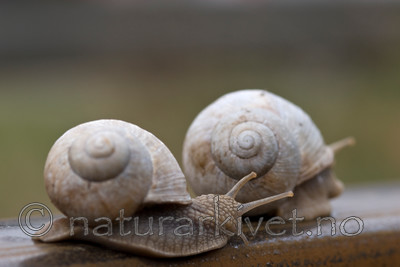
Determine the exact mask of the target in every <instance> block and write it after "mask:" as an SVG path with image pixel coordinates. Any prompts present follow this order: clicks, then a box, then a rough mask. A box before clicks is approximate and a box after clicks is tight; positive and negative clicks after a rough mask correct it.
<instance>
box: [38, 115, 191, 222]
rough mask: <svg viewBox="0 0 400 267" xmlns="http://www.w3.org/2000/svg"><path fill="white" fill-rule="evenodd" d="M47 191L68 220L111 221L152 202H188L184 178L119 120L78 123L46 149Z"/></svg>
mask: <svg viewBox="0 0 400 267" xmlns="http://www.w3.org/2000/svg"><path fill="white" fill-rule="evenodd" d="M44 178H45V184H46V190H47V193H48V195H49V197H50V199H51V200H52V202H53V203H54V205H55V206H56V207H57V208H58V209H59V210H60V211H61V212H63V213H64V214H65V215H67V216H68V217H79V216H84V217H86V218H87V219H88V220H89V221H90V220H93V219H95V218H100V217H107V218H115V217H118V216H119V212H120V210H121V209H124V212H125V214H128V215H129V214H134V213H135V212H136V211H137V210H138V209H139V208H141V207H142V206H144V205H148V204H154V203H178V204H184V205H187V204H190V203H191V198H190V195H189V194H188V192H187V191H186V180H185V177H184V175H183V173H182V171H181V169H180V167H179V165H178V163H177V161H176V160H175V158H174V157H173V155H172V154H171V152H170V151H169V150H168V148H167V147H166V146H165V145H164V144H163V143H162V142H161V141H160V140H159V139H157V138H156V137H155V136H154V135H153V134H151V133H149V132H147V131H145V130H143V129H141V128H139V127H138V126H135V125H133V124H130V123H127V122H123V121H119V120H97V121H91V122H87V123H83V124H81V125H78V126H76V127H74V128H72V129H70V130H68V131H67V132H66V133H65V134H64V135H62V136H61V137H60V138H59V139H58V140H57V141H56V142H55V144H54V145H53V147H52V148H51V150H50V152H49V155H48V157H47V161H46V164H45V171H44Z"/></svg>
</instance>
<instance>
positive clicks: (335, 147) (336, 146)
mask: <svg viewBox="0 0 400 267" xmlns="http://www.w3.org/2000/svg"><path fill="white" fill-rule="evenodd" d="M355 144H356V140H355V139H354V137H347V138H344V139H342V140H339V141H337V142H335V143H333V144H330V145H329V147H330V149H332V151H333V153H334V154H336V153H338V152H339V151H340V150H342V149H343V148H345V147H348V146H354V145H355Z"/></svg>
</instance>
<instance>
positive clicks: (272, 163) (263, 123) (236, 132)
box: [183, 90, 352, 218]
mask: <svg viewBox="0 0 400 267" xmlns="http://www.w3.org/2000/svg"><path fill="white" fill-rule="evenodd" d="M350 143H352V139H346V140H344V141H341V142H339V143H336V144H335V145H332V146H327V145H325V143H324V140H323V137H322V135H321V133H320V131H319V130H318V128H317V127H316V126H315V124H314V123H313V122H312V120H311V118H310V117H309V116H308V115H307V114H306V113H305V112H304V111H303V110H302V109H301V108H300V107H298V106H296V105H294V104H293V103H291V102H289V101H287V100H285V99H283V98H281V97H279V96H277V95H275V94H272V93H270V92H267V91H264V90H241V91H236V92H232V93H228V94H226V95H224V96H222V97H220V98H219V99H217V100H216V101H215V102H213V103H212V104H210V105H209V106H207V107H206V108H205V109H204V110H203V111H201V112H200V113H199V115H198V116H197V117H196V118H195V120H194V121H193V122H192V124H191V126H190V127H189V129H188V132H187V134H186V137H185V141H184V146H183V170H184V173H185V176H186V178H187V179H188V182H189V184H190V186H191V188H192V189H193V190H194V192H195V193H196V194H204V193H205V192H207V193H214V194H221V193H222V192H224V191H226V190H227V189H229V188H230V187H232V186H233V185H234V184H235V183H236V181H237V180H238V179H240V177H241V176H243V174H244V173H248V172H249V171H255V172H256V173H257V174H258V175H259V177H260V178H259V179H256V180H254V181H252V182H250V183H248V184H247V185H246V186H244V188H243V190H241V192H240V193H239V195H238V197H237V199H238V201H240V202H242V203H246V202H249V201H254V200H256V199H261V198H265V197H268V196H271V195H275V194H279V193H282V192H285V191H288V190H294V193H295V197H294V198H291V199H285V200H282V201H279V202H275V203H274V204H275V205H268V206H263V207H260V208H258V209H256V210H253V211H252V212H251V213H249V214H250V215H261V214H265V213H277V214H278V215H287V214H289V213H291V210H292V209H294V208H298V209H300V210H302V211H303V214H302V215H304V216H305V217H306V218H313V217H317V216H320V215H325V214H329V212H330V206H329V202H327V201H328V198H330V197H334V196H336V195H338V194H340V192H341V191H342V190H343V185H342V183H341V182H340V181H339V180H338V179H336V177H335V176H334V174H333V172H332V170H331V167H332V165H333V163H334V154H335V152H336V151H338V150H339V149H341V148H342V147H344V146H346V145H349V144H350ZM326 170H328V171H326ZM316 177H319V178H318V179H317V180H318V181H319V182H318V183H317V182H316V180H314V178H316ZM311 180H313V182H312V183H311V182H309V181H311ZM310 184H313V185H312V186H311V185H310ZM319 184H324V185H325V186H326V187H327V189H324V190H309V189H307V188H305V189H304V187H307V186H308V187H313V188H316V186H318V185H319ZM324 185H319V187H320V188H323V187H324ZM297 189H299V193H297V192H296V190H297ZM314 191H315V192H314ZM305 192H307V193H305ZM306 199H313V200H314V201H311V202H312V204H313V206H315V208H309V207H306V206H305V204H306V203H307V205H308V204H310V201H305V200H306ZM318 205H319V206H320V207H318Z"/></svg>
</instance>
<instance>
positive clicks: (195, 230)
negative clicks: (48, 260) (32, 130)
mask: <svg viewBox="0 0 400 267" xmlns="http://www.w3.org/2000/svg"><path fill="white" fill-rule="evenodd" d="M255 176H256V175H255V173H251V174H249V175H247V176H246V177H244V178H243V179H241V180H240V181H238V182H237V183H236V184H235V185H234V186H232V188H230V190H227V192H228V191H229V192H228V193H226V192H224V194H221V195H218V196H217V195H214V194H207V195H201V196H198V197H196V198H193V199H192V198H191V197H190V195H189V194H188V193H187V191H186V182H185V177H184V175H183V173H182V171H181V170H180V168H179V165H178V163H177V162H176V160H175V158H174V157H173V156H172V154H171V152H170V151H169V150H168V148H167V147H166V146H165V145H164V144H163V143H162V142H161V141H160V140H158V139H157V138H156V137H155V136H154V135H152V134H151V133H149V132H147V131H145V130H143V129H141V128H139V127H138V126H135V125H133V124H130V123H127V122H123V121H118V120H98V121H92V122H88V123H84V124H81V125H78V126H76V127H74V128H72V129H71V130H69V131H67V132H66V133H65V134H64V135H62V136H61V137H60V138H59V139H58V140H57V141H56V143H55V144H54V145H53V147H52V148H51V150H50V152H49V155H48V158H47V161H46V164H45V172H44V177H45V183H46V190H47V192H48V194H49V196H50V199H51V200H52V202H53V203H54V204H55V205H56V206H57V207H58V208H59V209H60V211H62V212H63V213H64V214H65V215H66V216H67V218H61V219H58V220H56V221H55V222H54V225H53V227H52V228H51V229H50V231H49V232H48V233H46V234H44V235H43V236H40V237H39V238H38V239H39V240H41V241H44V242H55V241H62V240H67V239H77V240H87V241H90V242H95V243H100V244H102V245H105V246H109V247H111V248H113V249H117V250H123V251H128V252H132V253H135V254H142V255H148V256H155V257H180V256H188V255H194V254H198V253H202V252H205V251H209V250H212V249H217V248H220V247H223V246H224V245H226V243H227V241H228V239H229V237H230V235H229V234H226V233H225V232H221V233H220V234H218V235H216V232H215V225H216V224H221V225H222V224H225V228H226V229H227V230H229V231H230V232H232V233H238V235H239V236H240V237H241V238H242V239H243V240H244V241H245V242H246V241H247V240H246V238H245V236H244V235H243V234H242V233H241V231H238V230H239V227H240V224H241V216H242V214H244V213H245V212H247V211H249V210H251V209H253V208H256V207H259V206H260V205H264V204H266V203H269V202H272V201H275V200H278V199H281V198H284V197H290V196H292V195H293V193H292V192H286V193H282V194H279V195H276V196H272V197H268V198H264V199H260V200H256V201H254V202H250V203H245V204H241V203H239V202H236V201H235V196H236V194H237V193H238V192H239V190H240V189H241V188H242V186H244V185H245V184H246V183H247V182H248V181H249V180H251V179H253V178H255ZM225 193H226V194H225ZM216 197H217V198H216ZM216 199H217V201H216ZM216 204H217V206H216ZM216 209H217V210H218V215H215V210H216ZM121 211H122V212H123V214H124V216H123V217H124V219H122V217H121V216H122V215H121ZM80 217H83V218H86V219H87V222H88V223H87V225H85V224H79V225H74V226H73V225H72V222H74V221H75V219H76V218H80ZM127 217H128V218H130V219H129V220H128V219H127ZM132 217H135V218H134V219H132ZM167 218H171V220H167V222H165V223H164V221H165V220H166V219H167ZM207 218H208V219H207ZM118 219H120V220H118ZM125 219H126V221H124V220H125ZM227 219H229V220H227ZM182 220H184V223H185V222H186V223H187V222H188V221H191V222H192V224H191V227H192V231H190V229H189V232H185V233H184V234H182V233H181V232H179V231H177V229H181V230H182V229H183V228H182V223H181V221H182ZM104 221H106V222H110V225H109V227H110V228H111V229H107V232H106V233H100V232H97V230H96V229H98V225H97V226H96V223H100V222H103V223H104ZM161 221H162V222H161ZM111 222H112V224H111ZM121 222H122V224H121ZM150 222H155V223H154V224H151V227H152V230H151V232H148V234H140V233H139V232H136V230H140V231H143V229H144V228H146V229H147V228H150ZM160 222H161V223H160ZM224 222H225V223H224ZM72 226H73V228H72ZM184 227H185V225H184ZM188 227H190V225H189V226H188ZM87 228H90V229H91V230H88V229H87ZM123 228H125V229H126V231H123ZM133 229H136V230H133ZM185 229H186V228H185ZM109 230H111V232H108V231H109ZM240 230H241V229H240ZM144 231H146V230H144ZM38 234H40V232H39V233H38Z"/></svg>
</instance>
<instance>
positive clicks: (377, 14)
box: [0, 1, 400, 218]
mask: <svg viewBox="0 0 400 267" xmlns="http://www.w3.org/2000/svg"><path fill="white" fill-rule="evenodd" d="M0 37H1V40H0V123H1V130H0V218H4V217H16V216H17V215H18V213H19V211H20V209H21V208H22V207H23V206H24V205H26V204H28V203H30V202H42V203H44V204H47V205H50V207H52V209H53V210H54V211H55V210H56V209H55V208H54V207H53V206H51V204H50V201H49V199H48V197H47V194H46V192H45V189H44V183H43V175H42V172H43V166H44V163H45V160H46V156H47V153H48V151H49V149H50V148H51V146H52V145H53V143H54V142H55V140H56V139H57V138H58V137H59V136H60V135H61V134H63V133H64V132H65V131H66V130H68V129H70V128H72V127H74V126H75V125H77V124H80V123H83V122H86V121H90V120H95V119H101V118H114V119H121V120H125V121H128V122H132V123H134V124H137V125H138V126H140V127H142V128H144V129H146V130H148V131H150V132H152V133H154V134H155V135H156V136H157V137H158V138H159V139H161V140H162V141H163V142H164V143H165V144H166V145H167V146H168V147H169V148H170V150H171V151H172V153H173V154H174V155H175V156H176V158H177V159H178V161H179V162H180V161H181V149H182V143H183V139H184V136H185V133H186V130H187V128H188V127H189V125H190V123H191V121H192V120H193V119H194V117H195V116H196V115H197V114H198V113H199V112H200V111H201V110H202V109H203V108H204V107H205V106H206V105H208V104H210V103H211V102H212V101H213V100H215V99H216V98H218V97H219V96H221V95H223V94H225V93H228V92H231V91H234V90H238V89H244V88H262V89H266V90H270V91H271V92H274V93H276V94H278V95H280V96H282V97H284V98H286V99H288V100H290V101H292V102H293V103H295V104H297V105H299V106H300V107H302V108H303V109H304V110H305V111H306V112H307V113H308V114H309V115H310V116H311V117H312V119H313V120H314V122H315V124H316V125H317V126H318V127H319V129H320V130H321V132H322V134H323V136H324V138H325V141H326V142H327V143H330V142H334V141H336V140H339V139H341V138H343V137H346V136H354V137H355V138H356V140H357V145H356V146H355V147H352V148H348V149H346V150H344V151H343V152H341V153H340V154H339V155H338V157H337V164H336V167H335V169H336V172H337V175H338V177H339V178H341V179H342V180H343V181H344V182H345V184H353V183H369V182H379V183H380V182H385V181H391V180H399V178H400V167H399V166H400V157H399V156H400V153H399V151H400V142H399V137H400V5H399V4H398V3H397V2H393V1H383V2H378V1H376V2H375V1H368V2H363V1H349V2H341V1H339V2H335V3H328V2H325V1H324V2H317V1H269V2H268V3H262V2H258V1H251V2H245V1H232V2H229V1H205V2H204V1H194V2H190V3H180V2H175V1H173V2H168V3H166V2H133V3H127V2H125V1H117V2H113V3H106V2H97V3H94V2H79V1H71V2H57V3H50V2H40V1H38V2H35V4H33V3H29V2H28V3H26V4H25V5H24V6H22V5H19V4H16V3H14V4H10V3H9V4H5V3H3V4H2V6H1V8H0Z"/></svg>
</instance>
